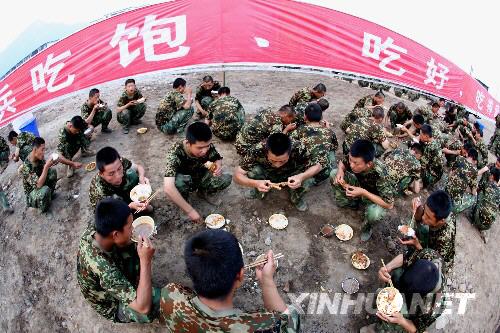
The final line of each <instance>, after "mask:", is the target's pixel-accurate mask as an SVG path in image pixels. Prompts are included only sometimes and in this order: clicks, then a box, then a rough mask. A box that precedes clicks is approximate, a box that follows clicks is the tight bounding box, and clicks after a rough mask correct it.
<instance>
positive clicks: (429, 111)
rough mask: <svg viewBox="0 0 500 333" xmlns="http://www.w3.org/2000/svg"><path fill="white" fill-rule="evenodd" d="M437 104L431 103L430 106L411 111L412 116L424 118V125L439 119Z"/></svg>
mask: <svg viewBox="0 0 500 333" xmlns="http://www.w3.org/2000/svg"><path fill="white" fill-rule="evenodd" d="M439 108H440V106H439V103H432V104H431V105H425V106H420V107H418V108H416V109H415V111H413V114H414V115H415V114H420V115H422V116H423V117H424V121H425V122H426V123H430V122H431V121H432V120H434V119H437V118H438V117H439Z"/></svg>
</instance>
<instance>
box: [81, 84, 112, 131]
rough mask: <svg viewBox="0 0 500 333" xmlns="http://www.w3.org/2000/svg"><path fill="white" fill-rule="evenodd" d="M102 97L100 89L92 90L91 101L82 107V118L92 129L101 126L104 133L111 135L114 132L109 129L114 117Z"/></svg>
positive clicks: (90, 93)
mask: <svg viewBox="0 0 500 333" xmlns="http://www.w3.org/2000/svg"><path fill="white" fill-rule="evenodd" d="M100 97H101V93H100V92H99V89H97V88H92V89H90V92H89V99H88V100H87V101H86V102H85V103H83V105H82V107H81V113H82V118H83V119H84V120H85V122H86V123H87V124H88V125H89V126H91V127H92V128H95V127H97V126H99V125H101V132H102V133H111V132H112V130H111V129H110V128H108V125H109V122H110V121H111V118H112V116H113V115H112V113H111V110H110V109H109V108H108V104H107V103H104V102H103V101H102V100H101V99H100Z"/></svg>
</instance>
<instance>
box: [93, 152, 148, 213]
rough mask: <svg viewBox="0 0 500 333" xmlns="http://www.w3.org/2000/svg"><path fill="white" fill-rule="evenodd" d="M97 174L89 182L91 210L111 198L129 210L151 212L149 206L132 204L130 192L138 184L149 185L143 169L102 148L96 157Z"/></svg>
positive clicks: (137, 203)
mask: <svg viewBox="0 0 500 333" xmlns="http://www.w3.org/2000/svg"><path fill="white" fill-rule="evenodd" d="M96 166H97V171H98V172H97V174H96V175H95V176H94V177H93V178H92V180H91V181H90V186H89V199H90V205H91V207H92V210H95V208H96V206H97V203H98V202H99V201H101V200H102V199H104V198H107V197H113V198H115V199H120V200H123V201H125V202H126V203H127V204H128V205H129V207H130V209H133V210H137V209H145V210H146V212H148V213H150V212H152V211H153V207H152V206H151V205H149V204H148V205H146V204H145V203H140V202H133V201H132V200H131V199H130V191H131V190H132V189H133V188H134V187H135V186H136V185H138V184H149V179H148V178H146V176H145V172H144V168H143V167H142V165H140V164H136V163H132V162H131V161H130V160H128V159H126V158H123V157H121V156H120V154H119V153H118V152H117V151H116V149H114V148H112V147H104V148H102V149H100V150H99V151H98V152H97V155H96Z"/></svg>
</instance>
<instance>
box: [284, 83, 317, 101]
mask: <svg viewBox="0 0 500 333" xmlns="http://www.w3.org/2000/svg"><path fill="white" fill-rule="evenodd" d="M325 94H326V86H325V85H324V84H323V83H318V84H317V85H316V86H314V88H312V89H311V88H309V87H305V88H302V89H300V90H299V91H297V92H296V93H295V94H293V96H292V98H290V102H289V103H288V105H290V106H292V107H295V106H296V105H297V103H300V102H305V103H309V102H311V101H313V100H315V99H320V98H322V97H323V96H325Z"/></svg>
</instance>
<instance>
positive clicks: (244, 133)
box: [234, 108, 283, 155]
mask: <svg viewBox="0 0 500 333" xmlns="http://www.w3.org/2000/svg"><path fill="white" fill-rule="evenodd" d="M282 130H283V123H282V122H281V118H280V116H279V115H278V114H277V113H276V112H273V111H272V109H271V108H267V109H263V110H260V111H258V113H257V115H256V116H255V117H254V118H253V119H252V120H250V121H248V122H246V123H245V125H243V127H242V128H241V130H240V131H239V133H238V135H237V136H236V142H235V143H234V145H235V147H236V151H237V152H238V154H240V155H244V154H245V153H246V152H247V151H248V148H252V147H254V146H256V145H257V144H260V143H262V142H263V141H264V140H266V139H267V137H268V136H269V135H270V134H271V133H280V132H281V131H282Z"/></svg>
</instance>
